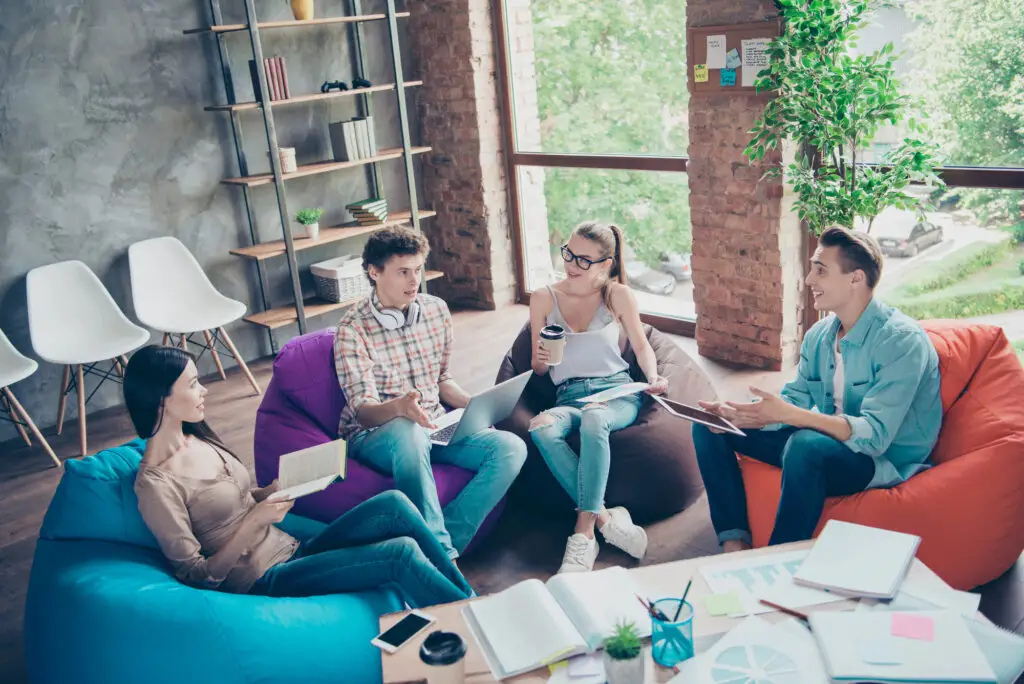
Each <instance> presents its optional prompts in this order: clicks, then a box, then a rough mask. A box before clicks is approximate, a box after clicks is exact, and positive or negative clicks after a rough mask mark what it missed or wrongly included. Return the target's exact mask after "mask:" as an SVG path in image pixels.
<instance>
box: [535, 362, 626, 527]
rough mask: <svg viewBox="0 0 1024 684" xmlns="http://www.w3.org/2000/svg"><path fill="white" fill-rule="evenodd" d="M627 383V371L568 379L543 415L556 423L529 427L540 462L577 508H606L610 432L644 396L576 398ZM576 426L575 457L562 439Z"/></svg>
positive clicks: (623, 423)
mask: <svg viewBox="0 0 1024 684" xmlns="http://www.w3.org/2000/svg"><path fill="white" fill-rule="evenodd" d="M629 382H633V379H632V378H631V377H630V376H629V373H627V372H625V371H623V372H622V373H616V374H615V375H611V376H609V377H607V378H580V379H578V380H566V381H565V382H563V383H562V384H561V385H559V386H558V394H557V395H556V399H555V408H553V409H549V410H547V411H545V412H544V413H543V414H541V415H542V416H543V415H548V416H551V417H552V418H554V423H552V424H549V425H541V426H539V427H537V428H535V429H534V430H532V431H531V432H530V437H531V438H533V443H534V444H536V445H537V449H538V451H540V455H541V456H543V457H544V462H545V463H547V464H548V468H549V469H550V470H551V473H552V474H553V475H554V476H555V479H556V480H558V483H559V484H560V485H562V489H564V490H565V491H566V493H567V494H568V495H569V497H570V498H572V500H573V502H574V503H575V504H576V508H577V509H578V510H580V511H586V512H589V513H600V512H601V510H603V509H604V493H605V489H607V487H608V470H609V469H610V467H611V462H612V452H611V447H610V446H609V445H608V436H609V435H610V434H611V433H612V432H613V431H615V430H621V429H623V428H625V427H629V426H630V425H632V424H633V421H635V420H636V416H637V414H638V413H639V412H640V406H641V405H642V404H643V401H644V399H643V395H640V394H634V395H630V396H628V397H621V398H619V399H613V400H612V401H610V402H608V403H606V404H594V405H592V406H591V405H587V406H584V405H583V404H581V403H580V402H578V401H576V400H577V399H579V398H581V397H585V396H588V395H591V394H595V393H597V392H601V391H603V390H606V389H610V388H612V387H618V386H619V385H624V384H626V383H629ZM574 430H579V431H580V453H579V456H577V455H576V452H575V451H573V450H572V447H570V446H569V445H568V444H567V443H566V441H565V440H566V438H567V437H568V436H569V435H570V434H571V433H572V432H573V431H574Z"/></svg>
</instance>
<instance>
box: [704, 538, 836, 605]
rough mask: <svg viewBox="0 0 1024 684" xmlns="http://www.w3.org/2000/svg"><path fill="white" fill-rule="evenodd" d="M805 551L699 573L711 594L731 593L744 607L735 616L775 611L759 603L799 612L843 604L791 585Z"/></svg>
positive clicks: (718, 566)
mask: <svg viewBox="0 0 1024 684" xmlns="http://www.w3.org/2000/svg"><path fill="white" fill-rule="evenodd" d="M807 553H808V552H807V551H793V552H790V553H777V554H771V555H766V556H756V557H753V558H747V559H745V560H741V561H732V562H726V563H716V564H713V565H707V566H704V567H702V568H701V569H700V574H701V576H703V577H704V581H705V582H707V583H708V588H709V589H710V590H711V593H713V594H726V593H729V592H734V593H735V594H736V595H737V596H738V597H739V599H740V603H742V604H743V612H742V613H736V614H735V615H756V614H759V613H770V612H772V611H773V610H775V609H774V608H769V607H768V606H766V605H764V604H762V603H761V602H760V601H761V599H762V598H763V599H767V600H769V601H771V602H773V603H777V604H779V605H780V606H785V607H787V608H797V609H799V608H802V607H806V606H815V605H820V604H823V603H832V602H834V601H842V600H843V597H842V596H837V595H835V594H830V593H828V592H826V591H820V590H818V589H811V588H809V587H801V586H798V585H796V584H795V583H794V582H793V574H794V573H795V572H796V571H797V568H799V567H800V564H801V563H803V561H804V558H805V557H806V556H807Z"/></svg>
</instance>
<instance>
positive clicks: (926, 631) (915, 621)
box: [892, 613, 935, 641]
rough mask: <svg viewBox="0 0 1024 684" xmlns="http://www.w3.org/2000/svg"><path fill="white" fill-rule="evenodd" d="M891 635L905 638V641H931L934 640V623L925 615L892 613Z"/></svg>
mask: <svg viewBox="0 0 1024 684" xmlns="http://www.w3.org/2000/svg"><path fill="white" fill-rule="evenodd" d="M892 635H893V636H898V637H906V638H907V639H920V640H921V641H932V640H933V639H934V638H935V622H934V621H933V620H932V619H931V618H930V617H928V616H925V615H913V614H908V613H893V614H892Z"/></svg>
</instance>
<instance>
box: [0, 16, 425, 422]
mask: <svg viewBox="0 0 1024 684" xmlns="http://www.w3.org/2000/svg"><path fill="white" fill-rule="evenodd" d="M223 4H224V13H225V17H224V18H225V21H226V22H228V23H230V22H235V21H238V22H240V21H243V20H244V11H243V9H242V8H243V3H242V1H241V0H224V3H223ZM345 4H346V3H344V2H343V1H342V0H317V16H332V15H340V14H345V13H346V11H345ZM256 5H257V11H258V12H259V15H260V18H261V19H264V20H273V19H289V18H291V13H290V10H289V8H288V3H286V2H284V0H257V3H256ZM364 5H365V7H364V8H363V11H364V12H369V11H373V10H380V9H381V8H382V6H383V2H377V1H371V2H365V3H364ZM407 21H408V20H399V23H400V26H401V27H403V28H402V30H403V35H404V32H405V28H404V26H405V23H406V22H407ZM208 24H209V17H208V5H207V3H206V2H205V1H203V0H132V1H131V2H129V1H128V0H103V1H102V2H84V1H82V0H77V1H76V0H33V1H32V2H30V1H29V0H5V1H4V9H3V16H2V18H0V329H3V330H4V331H5V332H6V333H7V335H8V337H10V338H11V340H12V341H13V343H14V345H15V346H16V347H17V348H18V349H20V350H21V351H22V352H23V353H25V354H27V355H29V356H34V354H33V351H32V345H31V341H30V338H29V330H28V316H27V313H26V304H25V274H26V273H27V272H28V271H29V270H30V269H32V268H35V267H37V266H42V265H45V264H50V263H53V262H56V261H61V260H66V259H80V260H81V261H83V262H85V263H86V264H87V265H88V266H89V267H90V268H92V269H93V271H95V273H96V274H97V275H98V276H99V278H100V279H101V280H102V281H103V282H104V284H105V285H106V287H107V288H108V289H109V290H110V292H111V294H112V295H113V297H114V299H115V300H116V301H117V303H118V304H119V305H120V306H121V307H122V309H123V310H124V311H125V312H126V313H127V314H128V316H129V318H132V319H133V320H134V311H133V309H132V305H131V293H130V288H129V280H128V265H127V248H128V246H129V245H130V244H131V243H132V242H135V241H138V240H143V239H146V238H150V237H156V236H161V235H173V236H175V237H177V238H178V239H180V240H181V241H182V242H183V243H184V244H185V245H186V246H187V247H188V248H189V249H191V250H192V251H193V253H194V254H196V255H197V257H198V258H199V260H200V263H201V264H202V265H203V267H204V268H205V269H206V271H207V273H208V274H209V275H210V278H211V279H212V281H213V283H214V284H215V285H216V286H217V287H218V288H219V289H220V290H221V291H222V292H224V293H225V294H226V295H228V296H230V297H234V298H236V299H239V300H241V301H243V302H245V303H246V304H247V305H248V306H249V308H250V310H253V309H258V308H259V306H260V305H259V290H258V287H257V279H256V269H255V267H254V266H252V265H251V263H250V262H248V261H245V260H243V259H240V258H238V257H234V256H231V255H230V254H228V250H229V249H231V248H234V247H237V246H240V245H248V244H250V238H249V232H248V225H247V222H246V219H245V213H244V204H243V201H242V191H241V190H240V189H238V188H235V187H228V186H225V185H222V184H221V183H219V180H220V179H221V178H223V177H226V176H234V175H237V174H238V168H237V160H236V156H235V152H234V145H233V141H232V136H231V128H230V124H229V118H228V115H227V114H218V113H209V112H204V111H203V106H204V105H207V104H212V103H222V102H225V93H224V89H223V85H222V80H221V76H220V67H219V63H218V61H217V51H216V47H215V42H214V39H213V38H212V37H209V36H186V35H183V34H182V31H183V30H184V29H189V28H194V27H198V26H205V25H208ZM364 26H365V27H366V29H365V30H366V44H367V46H368V51H367V65H368V66H367V72H368V73H367V74H366V76H367V77H368V78H369V79H370V80H371V81H373V82H375V83H377V82H388V81H392V80H393V72H392V69H391V66H390V65H391V59H390V54H391V53H390V45H389V43H388V41H387V33H386V27H385V25H384V24H383V23H382V22H374V23H369V24H365V25H364ZM263 36H264V42H263V45H264V53H265V54H266V55H267V56H274V55H280V56H283V57H285V58H286V60H287V67H288V76H289V81H290V87H291V90H292V93H293V94H301V93H308V92H316V91H317V90H318V89H319V85H320V83H322V82H323V81H324V80H326V79H330V80H337V79H341V80H344V81H346V82H349V83H351V79H352V75H353V74H352V68H351V65H352V61H351V59H350V54H351V53H350V50H351V46H350V43H349V32H348V29H347V28H345V27H344V26H343V25H333V26H330V27H320V28H302V29H281V30H277V31H266V32H264V33H263ZM225 44H226V45H227V47H228V49H229V53H230V55H231V59H232V62H233V64H232V67H233V73H234V74H235V78H236V86H237V95H238V99H239V100H249V99H251V98H252V88H251V86H250V83H249V76H248V67H247V60H248V59H249V57H250V56H251V53H250V51H249V43H248V38H247V34H246V33H244V32H241V33H235V34H230V35H228V36H227V37H226V38H225ZM403 45H405V46H407V45H408V41H405V40H403ZM406 54H408V51H407V50H406ZM405 61H406V65H407V67H409V66H410V65H411V60H410V59H406V60H405ZM410 95H411V98H410V102H409V104H410V112H412V113H415V111H416V104H415V102H416V100H415V91H410ZM374 104H375V107H376V115H377V140H378V144H380V145H382V146H389V145H398V144H399V143H400V137H399V132H398V123H397V122H398V118H397V106H396V104H395V97H394V94H378V95H376V96H375V100H374ZM355 107H356V104H355V98H343V99H340V100H336V101H334V102H333V103H331V104H324V103H320V104H316V105H313V106H304V105H300V106H293V107H288V108H278V109H277V110H276V113H277V126H278V138H279V141H280V143H281V144H282V145H286V146H294V147H296V148H297V155H298V161H299V163H300V164H302V163H307V162H311V161H316V160H322V159H329V158H330V157H331V156H332V155H331V150H330V141H329V138H328V135H327V124H328V123H329V122H330V121H338V120H342V119H344V118H348V117H351V116H354V115H356V113H357V112H356V109H355ZM239 117H240V121H241V122H242V129H243V140H244V147H245V149H246V153H247V157H248V160H249V164H250V172H263V171H267V170H269V161H268V158H267V155H266V149H267V142H266V136H265V133H264V130H263V125H262V117H261V116H260V114H259V112H258V111H255V110H254V111H250V112H244V113H241V114H240V115H239ZM413 140H414V142H416V141H417V140H418V131H417V130H416V128H415V125H414V127H413ZM381 168H382V171H383V173H382V180H383V182H384V187H385V190H386V192H387V195H388V197H389V200H390V201H391V206H392V207H395V208H406V207H407V206H408V198H407V195H406V193H405V192H404V187H405V178H404V173H403V165H402V163H401V162H400V161H392V162H387V163H385V164H383V165H382V167H381ZM288 191H289V192H288V195H289V202H290V208H291V210H292V212H294V211H295V210H297V209H299V208H302V207H304V206H322V207H324V208H325V209H327V213H326V214H325V216H324V218H323V219H322V225H333V224H335V223H338V222H341V221H345V220H348V219H349V217H348V216H347V214H346V212H345V210H344V208H343V207H344V205H345V204H347V203H348V202H350V201H353V200H356V199H362V198H363V197H365V196H366V195H367V192H368V185H367V174H366V173H365V172H363V171H360V170H349V171H342V172H338V173H334V174H328V175H323V176H318V177H315V178H308V179H300V180H296V181H292V182H290V183H289V185H288ZM252 196H253V197H254V198H255V208H256V215H257V217H258V221H257V224H258V225H257V227H258V231H259V235H260V239H262V240H264V241H266V240H272V239H277V238H280V236H281V228H280V222H279V220H278V217H277V208H276V203H275V201H274V191H273V187H272V186H266V187H262V188H258V189H255V190H254V191H253V193H252ZM425 226H426V227H427V228H428V229H429V224H428V223H426V222H425ZM361 247H362V244H361V243H359V242H357V241H353V242H344V243H336V244H335V245H331V246H325V247H321V248H317V249H312V250H308V251H306V252H303V253H302V254H301V257H302V258H301V263H302V264H308V263H310V262H312V261H317V260H323V259H326V258H330V257H332V256H336V255H338V254H341V253H346V252H349V251H358V250H360V249H361ZM269 276H270V278H269V280H270V283H269V284H270V294H271V296H272V297H273V299H274V301H272V305H273V304H274V303H276V304H282V303H284V302H285V301H286V300H287V299H289V298H290V285H289V282H288V275H287V268H286V266H285V263H284V260H283V259H280V260H277V261H275V262H272V263H271V265H270V268H269ZM303 276H304V280H305V285H306V286H307V288H308V290H309V292H312V282H311V281H310V280H308V273H306V272H304V274H303ZM173 286H174V284H173V283H168V287H173ZM334 318H335V317H334V316H333V315H329V316H325V317H321V318H318V319H312V320H311V321H310V325H311V328H312V329H316V328H319V327H326V326H329V325H332V324H333V322H334ZM229 332H230V333H231V334H232V336H233V338H234V340H235V343H236V344H237V345H238V347H239V349H240V350H241V352H242V354H243V355H244V356H245V357H246V358H249V359H252V358H256V357H259V356H263V355H266V354H268V353H270V351H271V348H270V344H269V340H268V338H267V335H266V333H264V332H263V331H262V329H260V328H256V327H254V326H252V325H250V324H248V323H244V322H241V321H240V322H238V323H236V324H234V325H232V326H229ZM296 332H297V330H296V329H295V328H294V327H293V328H291V329H285V330H284V331H282V333H281V334H280V336H279V340H280V342H283V341H286V340H287V339H288V338H289V337H290V336H293V335H294V334H296ZM153 339H154V340H155V341H159V339H160V336H159V335H157V334H154V335H153ZM60 370H61V369H60V368H59V367H57V366H53V365H51V364H48V363H45V362H43V363H41V364H40V368H39V371H38V372H37V373H36V375H35V376H33V377H32V378H29V379H28V380H25V381H23V382H20V383H18V384H17V385H15V386H14V390H15V392H16V393H17V395H18V397H19V399H20V400H21V402H22V404H23V405H24V406H25V407H26V408H27V409H28V410H29V412H30V413H31V414H32V415H33V417H34V418H35V419H36V421H37V423H39V424H40V426H44V427H49V426H51V425H53V423H54V421H55V419H56V409H57V391H58V386H59V383H60ZM200 372H202V373H209V372H213V367H212V364H211V363H210V362H209V360H208V359H204V361H203V363H202V364H201V368H200ZM92 382H93V381H89V380H87V384H88V385H89V387H92ZM120 402H121V393H120V387H119V386H117V385H109V384H108V385H107V386H105V387H104V388H103V389H102V390H101V391H100V392H99V393H97V395H96V396H95V397H94V398H93V401H92V402H91V403H90V404H89V409H88V410H89V411H90V412H92V411H94V410H96V409H98V408H101V407H104V406H110V405H113V404H117V403H120ZM76 411H77V409H76V407H75V402H74V401H73V400H72V401H69V403H68V414H67V418H66V419H65V420H66V423H67V421H71V424H72V427H71V428H70V429H76V428H74V427H73V421H74V417H75V415H76ZM14 436H15V432H14V430H13V428H12V427H11V426H10V425H9V424H6V423H0V440H4V439H8V438H11V437H14Z"/></svg>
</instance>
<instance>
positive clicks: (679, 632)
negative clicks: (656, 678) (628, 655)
mask: <svg viewBox="0 0 1024 684" xmlns="http://www.w3.org/2000/svg"><path fill="white" fill-rule="evenodd" d="M679 604H680V600H679V599H677V598H664V599H658V600H657V601H656V602H655V603H654V608H655V609H656V610H660V611H661V612H662V613H664V614H665V615H666V616H667V617H669V618H674V619H672V620H671V621H669V622H666V621H663V620H659V619H658V618H656V617H652V618H651V654H652V655H653V656H654V662H656V663H658V664H659V665H661V666H662V667H674V666H675V665H676V664H677V663H681V662H682V661H684V660H687V659H688V658H692V657H693V606H692V605H690V603H689V602H686V603H683V605H682V607H681V608H680V606H679ZM676 611H678V612H679V615H678V617H677V616H676Z"/></svg>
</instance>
